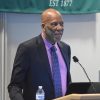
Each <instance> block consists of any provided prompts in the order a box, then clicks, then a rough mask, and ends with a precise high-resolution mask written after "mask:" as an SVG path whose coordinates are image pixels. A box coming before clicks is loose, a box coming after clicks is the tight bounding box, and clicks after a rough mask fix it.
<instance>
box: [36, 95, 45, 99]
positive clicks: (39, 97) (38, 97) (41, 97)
mask: <svg viewBox="0 0 100 100" xmlns="http://www.w3.org/2000/svg"><path fill="white" fill-rule="evenodd" d="M36 100H44V95H36Z"/></svg>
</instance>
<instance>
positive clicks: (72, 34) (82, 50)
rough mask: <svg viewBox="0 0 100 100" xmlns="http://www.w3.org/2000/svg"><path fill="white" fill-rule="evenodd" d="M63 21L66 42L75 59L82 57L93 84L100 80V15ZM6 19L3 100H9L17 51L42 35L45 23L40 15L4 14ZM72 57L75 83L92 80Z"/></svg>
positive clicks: (81, 60) (72, 73)
mask: <svg viewBox="0 0 100 100" xmlns="http://www.w3.org/2000/svg"><path fill="white" fill-rule="evenodd" d="M63 18H64V25H65V30H64V35H63V38H62V40H63V41H65V42H66V43H68V44H69V45H70V46H71V50H72V57H73V56H77V57H78V58H79V60H80V63H81V64H82V65H83V67H84V68H85V69H86V71H87V73H88V75H89V77H90V79H91V81H99V70H100V68H99V67H100V61H99V59H100V56H99V55H100V53H99V51H100V46H99V43H100V35H99V33H100V29H99V26H100V25H99V24H100V14H84V15H63ZM4 19H5V20H4V22H5V25H4V26H3V25H2V26H3V27H4V29H5V31H4V32H3V33H2V32H1V33H0V35H1V34H4V37H5V39H4V44H5V47H4V49H5V51H4V55H2V57H1V54H2V52H3V51H1V49H0V62H1V61H2V58H3V56H4V57H5V59H4V62H5V64H4V66H2V67H1V68H0V69H2V68H3V69H4V73H3V72H2V73H3V75H4V76H3V77H4V79H3V80H4V86H5V87H4V88H3V89H4V91H1V92H0V95H1V94H3V96H4V99H1V100H9V99H8V93H7V85H8V83H9V81H10V77H11V70H12V67H13V60H14V56H15V53H16V49H17V47H18V45H19V44H20V43H21V42H23V41H25V40H28V39H30V38H32V37H34V36H36V35H39V34H40V32H41V23H40V15H39V14H30V15H28V14H15V13H8V14H5V15H4ZM2 38H3V37H2ZM1 40H2V39H0V48H3V47H2V45H3V43H1ZM72 57H71V75H72V81H73V82H85V81H88V80H87V78H86V76H85V74H84V72H83V70H82V68H81V67H80V66H79V65H78V64H77V63H74V62H73V60H72ZM0 66H1V65H0ZM0 71H1V70H0ZM1 85H3V83H2V84H0V88H1ZM3 96H2V97H3ZM0 97H1V96H0Z"/></svg>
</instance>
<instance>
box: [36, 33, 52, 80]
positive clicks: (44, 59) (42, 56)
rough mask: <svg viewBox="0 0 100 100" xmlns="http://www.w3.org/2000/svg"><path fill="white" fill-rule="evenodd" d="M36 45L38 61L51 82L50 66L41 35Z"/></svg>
mask: <svg viewBox="0 0 100 100" xmlns="http://www.w3.org/2000/svg"><path fill="white" fill-rule="evenodd" d="M37 45H38V52H39V56H40V60H41V62H42V63H41V64H42V65H43V67H44V70H46V72H47V73H48V74H49V77H50V79H51V81H52V74H51V69H50V64H49V60H48V56H47V51H46V48H45V44H44V42H43V39H42V37H41V35H39V37H38V39H37Z"/></svg>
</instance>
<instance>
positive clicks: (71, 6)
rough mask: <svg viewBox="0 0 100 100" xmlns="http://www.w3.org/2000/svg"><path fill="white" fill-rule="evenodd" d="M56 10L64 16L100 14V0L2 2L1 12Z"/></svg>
mask: <svg viewBox="0 0 100 100" xmlns="http://www.w3.org/2000/svg"><path fill="white" fill-rule="evenodd" d="M47 8H55V9H57V10H59V11H60V12H61V13H62V14H81V13H97V12H100V0H0V11H1V12H18V13H41V12H42V11H43V10H45V9H47Z"/></svg>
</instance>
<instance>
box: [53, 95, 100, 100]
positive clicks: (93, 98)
mask: <svg viewBox="0 0 100 100" xmlns="http://www.w3.org/2000/svg"><path fill="white" fill-rule="evenodd" d="M54 100H100V94H70V95H67V96H63V97H60V98H56V99H54Z"/></svg>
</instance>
